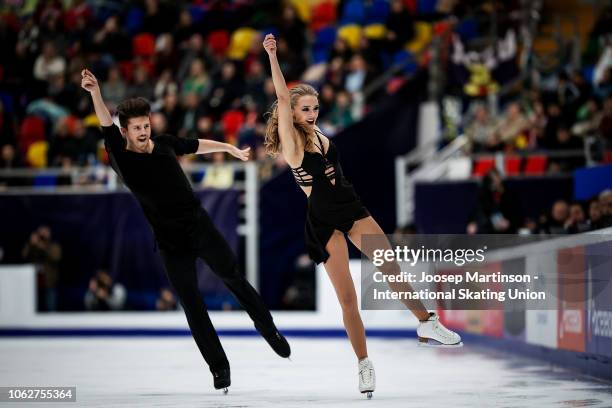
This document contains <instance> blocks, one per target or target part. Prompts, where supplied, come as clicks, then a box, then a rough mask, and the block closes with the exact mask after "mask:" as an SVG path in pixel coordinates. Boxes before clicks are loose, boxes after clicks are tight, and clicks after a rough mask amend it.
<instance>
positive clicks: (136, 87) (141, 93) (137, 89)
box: [126, 64, 155, 101]
mask: <svg viewBox="0 0 612 408" xmlns="http://www.w3.org/2000/svg"><path fill="white" fill-rule="evenodd" d="M154 96H155V94H154V93H153V88H152V87H151V84H150V83H149V72H148V71H147V69H146V68H145V67H144V65H142V64H140V65H137V66H136V68H135V69H134V81H133V82H132V84H130V85H129V86H128V89H127V92H126V97H127V98H137V97H143V98H145V99H146V100H148V101H153V98H154Z"/></svg>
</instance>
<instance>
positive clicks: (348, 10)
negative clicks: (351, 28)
mask: <svg viewBox="0 0 612 408" xmlns="http://www.w3.org/2000/svg"><path fill="white" fill-rule="evenodd" d="M364 22H365V6H364V4H363V1H361V0H349V1H348V2H346V3H345V4H344V7H343V8H342V16H341V17H340V23H341V24H363V23H364Z"/></svg>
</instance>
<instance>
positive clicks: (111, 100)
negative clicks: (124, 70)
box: [102, 65, 126, 111]
mask: <svg viewBox="0 0 612 408" xmlns="http://www.w3.org/2000/svg"><path fill="white" fill-rule="evenodd" d="M125 88H126V85H125V82H124V81H123V78H122V77H121V71H120V70H119V67H118V66H117V65H113V66H112V67H110V68H109V70H108V77H107V79H106V81H104V83H103V84H102V94H103V95H104V98H105V99H104V100H105V101H106V103H108V104H109V105H110V106H109V109H110V110H112V111H114V110H115V108H116V107H117V105H119V103H121V101H123V100H124V99H125V94H126V89H125Z"/></svg>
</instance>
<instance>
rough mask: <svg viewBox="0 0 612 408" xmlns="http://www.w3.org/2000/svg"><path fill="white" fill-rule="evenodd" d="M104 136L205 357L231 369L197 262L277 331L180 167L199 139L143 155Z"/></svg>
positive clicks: (261, 323)
mask: <svg viewBox="0 0 612 408" xmlns="http://www.w3.org/2000/svg"><path fill="white" fill-rule="evenodd" d="M102 131H103V134H104V141H105V145H106V150H107V151H108V153H109V158H110V163H111V166H112V168H113V169H114V170H115V171H116V172H117V174H119V175H120V176H121V178H122V179H123V181H124V182H125V184H126V185H127V186H128V187H129V188H130V190H131V191H132V193H133V194H134V195H135V196H136V198H137V199H138V202H139V203H140V206H141V207H142V209H143V211H144V213H145V216H146V218H147V220H148V221H149V223H150V224H151V227H152V228H153V232H154V234H155V238H156V240H157V243H158V244H159V248H160V252H161V255H162V259H163V261H164V265H165V269H166V273H167V274H168V278H169V280H170V282H171V283H172V286H174V289H175V290H176V292H177V294H178V297H179V300H180V302H181V304H182V305H183V309H184V310H185V315H186V316H187V322H188V323H189V328H190V329H191V333H192V335H193V338H194V339H195V341H196V343H197V345H198V348H199V349H200V352H201V353H202V356H203V357H204V359H205V360H206V362H207V363H208V365H209V367H210V370H211V372H213V373H218V372H220V371H222V370H224V369H229V362H228V361H227V357H226V355H225V352H224V351H223V347H222V346H221V342H220V341H219V337H218V336H217V333H216V331H215V328H214V327H213V325H212V323H211V321H210V318H209V316H208V312H207V310H206V306H205V304H204V301H203V300H202V295H201V293H200V291H199V290H198V284H197V275H196V258H198V257H199V258H201V259H203V260H204V261H205V262H206V263H207V264H208V265H209V266H210V267H211V269H212V270H213V271H214V272H215V273H216V274H217V275H218V276H219V277H220V278H221V279H222V280H223V282H224V283H225V285H226V286H227V287H228V288H229V289H230V290H231V291H232V293H233V294H234V296H235V297H236V298H237V299H238V301H239V302H240V304H241V305H242V307H243V308H244V309H245V310H246V312H247V313H248V314H249V316H250V317H251V319H253V321H254V322H255V327H256V328H257V330H258V331H260V332H261V333H262V335H264V337H266V336H268V335H271V334H272V333H277V331H276V327H275V326H274V322H273V320H272V316H271V315H270V312H269V311H268V309H267V307H266V306H265V305H264V303H263V301H262V299H261V298H260V296H259V294H258V293H257V292H256V291H255V289H254V288H253V287H252V286H251V285H250V284H249V283H248V282H247V280H246V279H245V278H244V276H243V275H242V274H241V273H240V271H239V269H238V262H237V260H236V257H235V256H234V253H233V252H232V250H231V248H230V247H229V245H228V244H227V242H226V241H225V239H224V238H223V236H222V235H221V234H220V233H219V231H218V230H217V228H215V226H214V224H213V223H212V221H211V219H210V217H209V216H208V214H207V213H206V211H204V209H202V207H201V205H200V201H199V200H198V198H197V197H196V196H195V194H194V193H193V190H192V188H191V184H190V183H189V180H188V179H187V177H186V176H185V173H184V172H183V170H182V168H181V166H180V165H179V163H178V160H177V158H176V156H177V155H183V154H190V153H195V152H196V151H197V149H198V140H197V139H181V138H177V137H175V136H171V135H162V136H158V137H156V138H154V139H152V140H153V142H154V148H153V152H152V153H151V154H149V153H137V152H132V151H130V150H127V149H126V148H125V145H126V142H125V140H124V139H123V137H122V136H121V133H120V132H119V128H118V127H117V126H114V125H112V126H108V127H102ZM266 340H268V339H267V338H266ZM268 341H269V340H268ZM287 347H288V345H287ZM228 375H229V374H228ZM215 378H216V377H215ZM228 385H229V384H228ZM224 386H227V385H224Z"/></svg>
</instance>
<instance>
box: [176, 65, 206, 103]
mask: <svg viewBox="0 0 612 408" xmlns="http://www.w3.org/2000/svg"><path fill="white" fill-rule="evenodd" d="M211 86H212V84H211V81H210V78H209V76H208V74H207V73H206V69H205V67H204V62H202V60H201V59H195V60H193V62H192V63H191V69H190V71H189V76H188V77H187V78H185V81H184V82H183V86H182V89H181V92H182V95H183V97H185V96H186V95H187V94H189V93H196V94H197V95H198V97H200V98H202V99H206V98H207V97H208V93H209V92H210V90H211Z"/></svg>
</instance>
